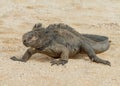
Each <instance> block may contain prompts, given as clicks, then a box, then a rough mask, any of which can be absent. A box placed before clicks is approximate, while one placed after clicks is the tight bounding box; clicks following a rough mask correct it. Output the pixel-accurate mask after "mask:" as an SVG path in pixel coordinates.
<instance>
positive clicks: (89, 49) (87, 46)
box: [81, 43, 111, 66]
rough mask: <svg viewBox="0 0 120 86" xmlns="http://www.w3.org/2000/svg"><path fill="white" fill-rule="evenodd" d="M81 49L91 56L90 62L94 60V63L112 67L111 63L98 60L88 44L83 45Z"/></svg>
mask: <svg viewBox="0 0 120 86" xmlns="http://www.w3.org/2000/svg"><path fill="white" fill-rule="evenodd" d="M81 47H82V49H83V50H84V52H86V54H87V55H88V56H89V58H90V60H92V61H93V62H96V63H102V64H105V65H109V66H111V63H110V62H109V61H107V60H103V59H100V58H98V57H97V56H96V54H95V51H94V50H93V49H92V47H91V46H89V45H88V44H87V43H84V44H82V46H81Z"/></svg>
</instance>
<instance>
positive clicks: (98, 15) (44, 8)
mask: <svg viewBox="0 0 120 86" xmlns="http://www.w3.org/2000/svg"><path fill="white" fill-rule="evenodd" d="M39 22H40V23H42V24H43V26H45V27H47V26H48V25H49V24H53V23H65V24H68V25H69V26H71V27H73V28H75V30H77V31H78V32H80V33H87V34H97V35H104V36H107V37H109V40H111V41H112V42H111V45H110V48H109V50H107V51H106V52H104V53H101V54H97V56H99V57H100V58H102V59H106V60H109V61H110V62H111V67H109V66H106V65H103V64H97V63H94V62H91V61H90V60H89V58H88V56H86V55H78V56H77V57H78V58H75V59H74V58H72V59H69V62H68V64H66V65H65V66H61V65H60V66H56V65H55V66H51V64H50V57H48V56H46V55H43V54H36V55H34V56H32V57H31V59H30V60H29V61H28V62H26V63H23V62H17V61H12V60H11V59H10V58H11V57H12V56H17V57H18V58H20V57H21V56H22V55H23V54H24V52H25V51H26V49H27V48H26V47H25V46H24V45H23V44H22V35H23V34H24V33H26V32H28V31H30V30H31V29H32V28H33V26H34V25H35V23H39ZM0 86H120V1H119V0H66V1H65V0H0Z"/></svg>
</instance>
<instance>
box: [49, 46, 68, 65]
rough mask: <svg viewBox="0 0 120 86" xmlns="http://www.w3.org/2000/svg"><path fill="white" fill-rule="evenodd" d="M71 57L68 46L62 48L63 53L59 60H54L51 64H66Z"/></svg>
mask: <svg viewBox="0 0 120 86" xmlns="http://www.w3.org/2000/svg"><path fill="white" fill-rule="evenodd" d="M68 58H69V50H68V49H67V48H62V50H61V55H60V59H59V60H53V61H51V66H52V65H55V64H56V65H60V64H61V65H65V64H66V63H67V62H68Z"/></svg>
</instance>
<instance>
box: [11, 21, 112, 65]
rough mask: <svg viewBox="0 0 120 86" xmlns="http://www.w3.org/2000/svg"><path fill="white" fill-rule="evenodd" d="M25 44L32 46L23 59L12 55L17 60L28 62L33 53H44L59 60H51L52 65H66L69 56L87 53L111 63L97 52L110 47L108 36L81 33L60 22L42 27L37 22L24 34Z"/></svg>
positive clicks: (91, 57) (92, 58)
mask: <svg viewBox="0 0 120 86" xmlns="http://www.w3.org/2000/svg"><path fill="white" fill-rule="evenodd" d="M23 44H24V45H25V46H26V47H30V48H29V49H28V50H27V51H26V52H25V54H24V55H23V57H22V58H21V59H18V58H16V57H12V58H11V59H12V60H15V61H24V62H26V61H27V60H28V59H29V58H30V57H31V56H32V55H33V54H35V53H43V54H46V55H48V56H51V57H53V58H57V57H60V59H59V60H53V61H51V63H52V65H54V64H57V65H60V64H62V65H64V64H66V63H67V62H68V59H69V57H73V56H75V55H76V54H79V53H84V54H87V55H88V57H89V58H90V60H91V61H93V62H96V63H102V64H105V65H109V66H110V65H111V64H110V62H109V61H107V60H103V59H100V58H98V57H97V56H96V53H101V52H104V51H106V50H107V49H108V48H109V41H108V38H107V37H105V36H98V35H89V34H80V33H79V32H77V31H75V30H74V29H73V28H72V27H70V26H68V25H65V24H63V23H60V24H51V25H49V26H48V27H46V28H44V27H42V24H40V23H39V24H35V26H34V27H33V30H32V31H30V32H27V33H25V34H24V35H23Z"/></svg>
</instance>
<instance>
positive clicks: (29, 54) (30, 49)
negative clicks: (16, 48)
mask: <svg viewBox="0 0 120 86" xmlns="http://www.w3.org/2000/svg"><path fill="white" fill-rule="evenodd" d="M35 53H37V52H36V50H35V49H33V48H29V49H28V50H27V51H26V52H25V54H24V55H23V57H22V58H16V57H15V56H13V57H11V58H10V59H12V60H14V61H22V62H26V61H28V60H29V59H30V57H31V56H32V55H33V54H35Z"/></svg>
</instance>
